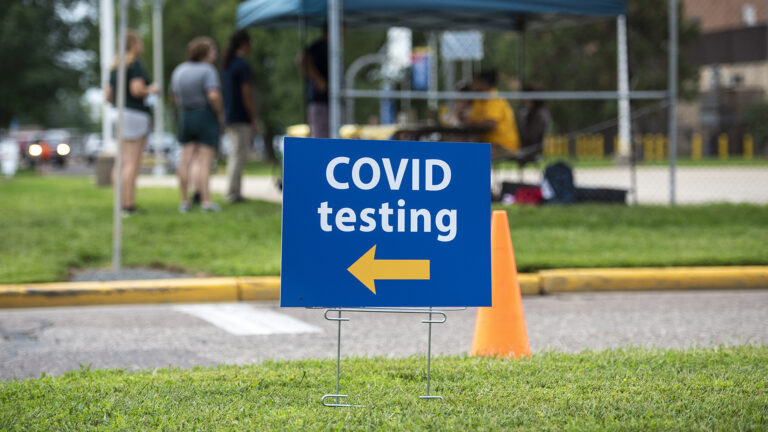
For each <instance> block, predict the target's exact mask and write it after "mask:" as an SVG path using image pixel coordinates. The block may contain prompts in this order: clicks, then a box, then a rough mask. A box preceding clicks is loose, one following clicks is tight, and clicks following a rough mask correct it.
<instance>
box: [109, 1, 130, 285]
mask: <svg viewBox="0 0 768 432" xmlns="http://www.w3.org/2000/svg"><path fill="white" fill-rule="evenodd" d="M127 14H128V0H120V26H119V34H118V43H117V46H118V50H117V55H118V59H119V60H118V67H117V143H116V144H117V151H116V152H115V182H114V183H115V184H114V188H115V190H114V198H115V199H114V205H113V207H112V221H113V231H112V268H113V269H114V270H120V265H121V260H122V237H123V233H122V230H123V219H122V202H121V201H122V193H123V191H122V189H123V175H122V174H123V155H122V149H123V135H124V131H123V116H124V111H125V87H126V82H125V81H126V76H125V35H126V33H127V29H126V27H127V25H126V15H127Z"/></svg>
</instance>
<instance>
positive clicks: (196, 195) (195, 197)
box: [192, 192, 200, 205]
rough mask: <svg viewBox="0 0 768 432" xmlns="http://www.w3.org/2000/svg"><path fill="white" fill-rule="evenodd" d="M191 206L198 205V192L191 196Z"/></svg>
mask: <svg viewBox="0 0 768 432" xmlns="http://www.w3.org/2000/svg"><path fill="white" fill-rule="evenodd" d="M192 205H200V192H195V193H193V194H192Z"/></svg>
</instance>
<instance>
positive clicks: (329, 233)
mask: <svg viewBox="0 0 768 432" xmlns="http://www.w3.org/2000/svg"><path fill="white" fill-rule="evenodd" d="M489 178H490V147H489V145H488V144H474V143H442V142H408V141H361V140H328V139H309V138H286V139H285V147H284V168H283V244H282V271H281V275H282V276H281V293H280V304H281V306H288V307H292V306H299V307H406V306H418V307H424V306H490V305H491V264H490V254H491V245H490V211H489V210H490V185H489Z"/></svg>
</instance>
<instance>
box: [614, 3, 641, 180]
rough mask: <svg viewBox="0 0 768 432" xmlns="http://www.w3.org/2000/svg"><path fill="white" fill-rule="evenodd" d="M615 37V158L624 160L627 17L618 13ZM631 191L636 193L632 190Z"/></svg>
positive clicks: (626, 153)
mask: <svg viewBox="0 0 768 432" xmlns="http://www.w3.org/2000/svg"><path fill="white" fill-rule="evenodd" d="M616 39H617V41H616V42H617V45H618V46H617V50H616V51H617V57H618V58H617V63H618V65H617V69H618V79H617V81H618V84H619V86H618V87H619V88H618V91H619V118H618V125H619V138H618V148H617V154H616V155H615V156H616V159H617V160H618V161H622V162H623V161H625V160H627V159H628V158H629V152H630V140H631V139H632V138H631V137H632V132H631V125H630V118H629V116H630V107H629V66H628V61H627V18H626V15H619V17H618V18H616ZM633 193H636V191H635V192H633Z"/></svg>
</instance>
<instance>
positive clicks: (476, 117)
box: [463, 71, 520, 159]
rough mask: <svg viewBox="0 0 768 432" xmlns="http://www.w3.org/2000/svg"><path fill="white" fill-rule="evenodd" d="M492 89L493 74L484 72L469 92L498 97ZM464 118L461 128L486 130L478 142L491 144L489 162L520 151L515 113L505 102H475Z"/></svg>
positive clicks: (493, 100) (494, 82)
mask: <svg viewBox="0 0 768 432" xmlns="http://www.w3.org/2000/svg"><path fill="white" fill-rule="evenodd" d="M495 85H496V73H495V72H492V71H484V72H481V73H480V74H479V75H477V76H476V77H475V79H474V80H473V81H472V86H471V91H475V92H491V93H498V90H496V88H495ZM464 117H465V118H464V119H463V123H464V125H465V126H469V127H476V128H481V129H485V130H487V132H486V133H485V135H483V138H482V139H483V140H484V141H487V142H490V143H491V159H495V158H498V157H503V156H507V155H511V154H513V153H515V152H517V151H518V150H520V136H519V135H518V133H517V125H516V124H515V113H514V111H512V107H510V106H509V103H508V102H507V101H506V100H505V99H500V98H497V99H478V100H475V101H473V102H472V106H471V108H470V109H469V112H468V113H467V114H465V116H464Z"/></svg>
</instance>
